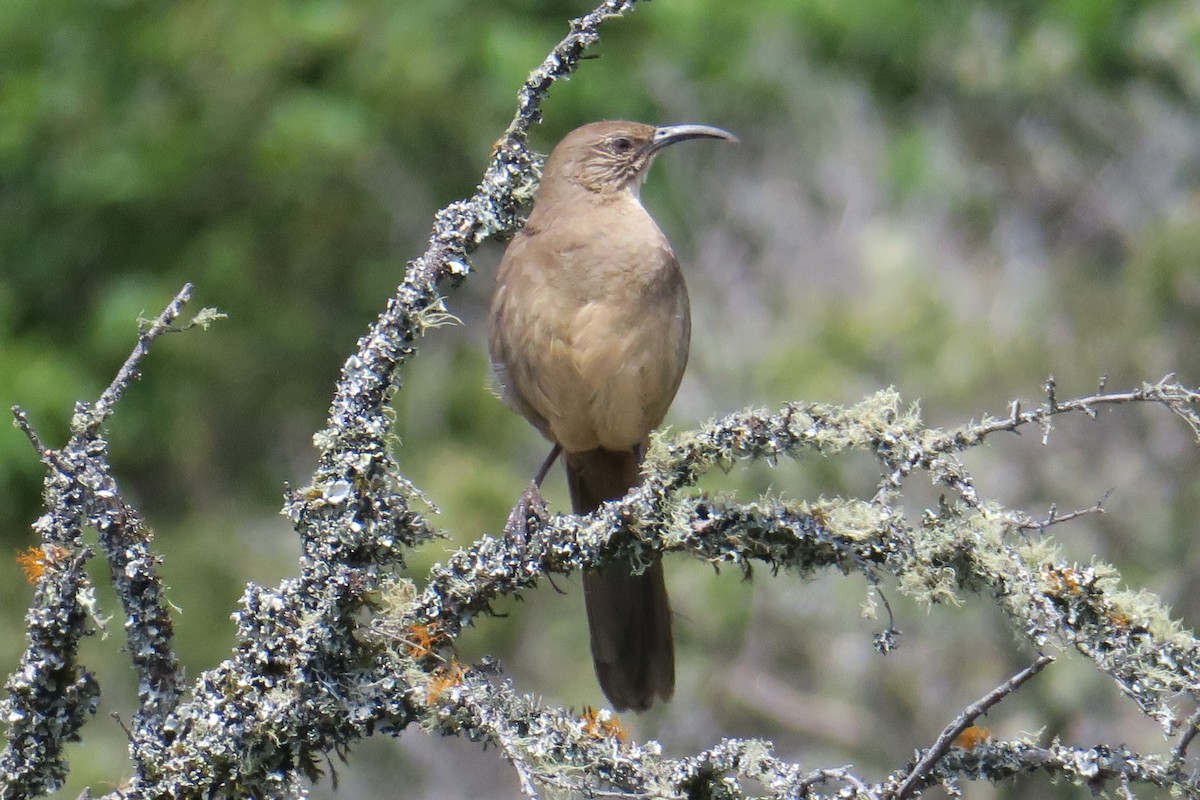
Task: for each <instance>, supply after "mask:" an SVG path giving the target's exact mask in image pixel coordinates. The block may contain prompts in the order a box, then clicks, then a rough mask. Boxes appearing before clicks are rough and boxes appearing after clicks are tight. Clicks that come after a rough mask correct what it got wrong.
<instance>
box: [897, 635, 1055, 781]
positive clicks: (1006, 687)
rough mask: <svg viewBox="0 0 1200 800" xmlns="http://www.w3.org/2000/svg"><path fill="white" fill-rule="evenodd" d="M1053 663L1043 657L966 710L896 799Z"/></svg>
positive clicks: (916, 770) (952, 724)
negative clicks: (962, 735) (968, 731)
mask: <svg viewBox="0 0 1200 800" xmlns="http://www.w3.org/2000/svg"><path fill="white" fill-rule="evenodd" d="M1053 660H1054V659H1053V658H1052V657H1050V656H1047V655H1044V654H1043V655H1039V656H1038V657H1037V658H1036V659H1035V660H1034V662H1033V663H1032V664H1030V665H1029V666H1028V667H1026V668H1025V669H1023V670H1021V671H1020V672H1018V673H1017V674H1016V675H1013V676H1012V677H1011V678H1009V679H1008V680H1006V681H1005V682H1004V683H1002V684H1000V685H999V686H997V687H996V688H995V689H992V690H991V691H990V692H988V693H987V694H985V695H984V696H983V697H981V698H979V699H978V700H976V701H975V702H974V703H971V704H970V705H969V706H967V707H966V708H964V709H963V710H962V712H961V713H960V714H959V715H958V716H957V717H955V718H954V721H953V722H951V723H950V724H949V725H947V726H946V727H945V729H944V730H943V731H942V733H941V735H939V736H938V738H937V741H935V742H934V743H933V746H932V747H930V748H929V749H928V750H926V751H925V755H923V756H921V759H920V760H919V761H918V762H917V764H916V766H914V767H913V768H912V771H911V772H909V773H908V777H907V778H905V779H904V782H903V783H901V784H900V787H899V788H898V789H896V793H895V794H894V795H892V797H893V800H905V798H906V797H908V796H909V795H911V794H912V792H913V790H914V789H915V788H916V786H917V782H918V781H920V780H921V779H922V778H924V777H925V776H926V775H927V774H928V773H929V771H930V770H931V769H933V767H934V766H935V765H936V764H937V763H938V761H940V760H941V759H942V757H943V756H945V755H946V753H947V752H949V750H950V748H951V747H952V746H953V745H954V740H955V739H956V738H957V737H958V735H959V734H960V733H962V732H963V731H965V730H966V729H967V728H969V727H971V725H972V723H974V722H975V720H976V719H978V718H979V717H980V716H981V715H983V714H985V713H987V710H988V709H989V708H991V707H992V706H994V705H996V704H997V703H999V702H1000V701H1001V700H1003V699H1004V698H1006V697H1008V696H1009V695H1010V694H1012V693H1013V692H1015V691H1016V690H1017V689H1018V688H1019V687H1020V686H1021V684H1023V683H1025V681H1027V680H1029V679H1030V678H1032V677H1033V676H1034V675H1037V674H1038V673H1039V672H1041V671H1042V670H1043V669H1044V668H1045V667H1046V665H1047V664H1049V663H1050V662H1052V661H1053Z"/></svg>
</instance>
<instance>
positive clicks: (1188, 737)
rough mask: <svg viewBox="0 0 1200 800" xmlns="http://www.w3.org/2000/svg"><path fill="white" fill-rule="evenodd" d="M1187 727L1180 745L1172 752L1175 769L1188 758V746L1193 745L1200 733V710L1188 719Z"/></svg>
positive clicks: (1172, 763)
mask: <svg viewBox="0 0 1200 800" xmlns="http://www.w3.org/2000/svg"><path fill="white" fill-rule="evenodd" d="M1185 727H1186V730H1185V731H1184V732H1183V734H1182V735H1181V736H1180V737H1179V743H1178V744H1176V745H1175V749H1174V750H1172V751H1171V765H1172V766H1174V767H1181V766H1182V765H1183V760H1184V758H1186V757H1187V749H1188V745H1190V744H1191V743H1192V739H1195V738H1196V734H1197V733H1200V709H1196V710H1195V711H1194V712H1192V716H1190V717H1188V721H1187V723H1186V724H1185Z"/></svg>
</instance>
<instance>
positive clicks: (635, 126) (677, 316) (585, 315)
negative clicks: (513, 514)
mask: <svg viewBox="0 0 1200 800" xmlns="http://www.w3.org/2000/svg"><path fill="white" fill-rule="evenodd" d="M701 138H705V139H724V140H727V141H737V139H736V137H734V136H733V135H732V134H730V133H728V132H726V131H723V130H721V129H719V128H713V127H709V126H707V125H668V126H665V127H658V128H656V127H654V126H652V125H644V124H641V123H637V122H593V123H591V124H589V125H584V126H583V127H581V128H577V129H576V130H574V131H572V132H571V133H569V134H567V136H566V137H565V138H564V139H563V140H562V141H561V142H559V144H558V146H557V147H555V148H554V152H553V153H551V154H550V158H549V159H548V160H547V161H546V166H545V170H544V172H543V175H542V181H541V185H540V186H539V187H538V190H537V194H536V196H535V197H534V201H533V209H532V211H531V212H530V214H529V220H528V221H527V222H526V223H525V227H524V228H523V229H522V230H521V231H520V232H519V233H518V234H517V235H516V237H515V238H514V239H513V240H512V242H511V243H510V244H509V246H508V249H507V251H506V252H505V254H504V259H503V260H502V261H501V262H500V271H499V274H498V276H497V280H496V292H495V295H494V296H493V297H492V308H491V315H490V319H489V325H488V345H489V350H490V352H491V358H492V365H493V368H494V370H495V372H496V375H497V378H498V379H499V383H500V385H501V387H502V393H503V398H504V400H505V402H506V403H507V404H508V405H509V406H511V407H512V408H513V409H514V410H515V411H517V412H518V413H519V414H521V415H522V416H524V417H525V418H526V419H527V420H529V422H530V423H532V424H533V426H534V427H535V428H537V429H538V431H540V432H541V434H542V435H543V436H545V437H546V438H547V439H549V440H550V441H551V442H553V443H554V448H553V449H552V450H551V452H550V455H549V456H548V457H547V459H546V462H545V463H544V464H543V465H542V468H541V469H540V470H539V471H538V474H537V476H536V477H535V479H534V486H535V487H536V486H538V485H540V483H541V480H542V478H544V477H545V473H546V471H547V470H549V468H550V466H551V464H552V463H553V461H554V459H555V458H556V457H557V455H558V454H559V452H560V451H562V452H564V453H565V454H566V455H565V462H566V471H567V487H568V489H569V490H570V494H571V504H572V507H573V510H574V511H575V513H577V514H586V513H589V512H591V511H594V510H596V509H597V508H598V507H599V506H600V504H601V503H603V502H604V501H606V500H615V499H617V498H620V497H622V496H624V495H625V494H626V492H628V491H629V490H630V489H631V488H632V487H634V486H635V485H636V484H637V482H638V478H639V472H640V464H641V459H642V454H643V452H644V448H645V443H646V438H647V436H648V435H649V434H650V431H651V430H653V429H654V428H655V427H656V426H657V425H658V424H659V423H660V422H662V419H663V416H664V415H665V414H666V413H667V407H668V406H670V404H671V400H672V399H674V397H675V391H676V390H677V389H678V388H679V381H680V379H681V378H682V377H683V369H684V366H685V365H686V364H687V358H688V342H689V338H690V336H691V318H690V312H689V309H688V295H687V287H686V286H685V285H684V281H683V273H682V272H681V271H680V269H679V262H678V261H676V259H675V254H674V253H673V252H672V251H671V244H670V243H669V242H668V241H667V238H666V236H664V235H663V232H662V231H661V230H659V227H658V225H657V224H655V222H654V220H653V219H652V218H651V217H650V215H649V214H648V213H647V212H646V209H645V208H643V207H642V203H641V200H640V199H639V196H638V195H639V190H640V188H641V185H642V181H643V180H644V179H645V177H646V171H647V170H648V168H649V167H650V163H651V162H652V161H653V160H654V157H655V155H657V154H658V152H659V151H660V150H662V149H663V148H664V147H667V146H668V145H672V144H675V143H676V142H682V141H686V140H688V139H701ZM583 591H584V598H585V603H586V605H587V615H588V625H589V628H590V631H591V647H592V660H593V663H594V664H595V667H596V677H597V678H598V679H599V681H600V687H601V688H602V689H603V690H604V694H605V696H607V697H608V699H609V701H610V702H611V703H612V704H613V707H614V708H615V709H617V710H618V711H621V710H624V709H627V708H632V709H634V710H636V711H644V710H646V709H648V708H649V707H650V706H651V705H652V704H653V703H654V701H655V700H656V699H661V700H668V699H670V697H671V694H672V693H673V692H674V690H675V648H674V644H673V641H672V637H671V608H670V604H669V602H668V600H667V589H666V584H665V583H664V582H663V570H662V562H661V561H660V560H659V559H657V558H656V559H655V560H654V561H653V563H651V564H650V565H649V566H648V567H646V568H645V569H644V571H641V572H640V573H638V574H635V573H634V571H633V569H632V566H631V565H630V564H629V563H627V562H620V563H616V562H614V563H611V564H608V565H606V566H605V567H604V569H603V570H599V571H591V572H585V573H584V576H583Z"/></svg>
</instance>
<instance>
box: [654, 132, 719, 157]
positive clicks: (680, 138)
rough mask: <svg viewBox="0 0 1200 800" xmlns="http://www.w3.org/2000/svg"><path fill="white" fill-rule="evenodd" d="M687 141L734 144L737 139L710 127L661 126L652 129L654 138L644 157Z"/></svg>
mask: <svg viewBox="0 0 1200 800" xmlns="http://www.w3.org/2000/svg"><path fill="white" fill-rule="evenodd" d="M688 139H722V140H724V141H726V142H736V141H738V138H737V137H736V136H734V135H733V134H732V133H730V132H729V131H726V130H721V129H720V128H714V127H713V126H712V125H663V126H662V127H660V128H655V129H654V138H653V139H651V140H650V144H648V145H646V147H645V150H644V152H645V153H646V155H650V154H651V153H655V152H657V151H659V150H661V149H663V148H664V147H666V146H668V145H672V144H676V143H678V142H686V141H687V140H688Z"/></svg>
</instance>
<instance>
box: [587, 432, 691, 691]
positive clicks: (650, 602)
mask: <svg viewBox="0 0 1200 800" xmlns="http://www.w3.org/2000/svg"><path fill="white" fill-rule="evenodd" d="M638 466H639V458H638V454H637V453H636V452H635V451H634V449H630V450H605V449H603V448H598V449H596V450H589V451H587V452H583V453H567V454H566V467H567V487H568V489H570V492H571V504H572V507H573V508H574V511H575V513H576V514H586V513H588V512H591V511H595V510H596V509H597V508H598V507H599V506H600V504H601V503H603V502H604V501H605V500H615V499H617V498H619V497H623V496H624V495H625V493H626V492H628V491H629V490H630V489H631V488H632V487H633V486H634V485H635V484H637V482H638V477H639V470H638ZM583 597H584V601H585V603H586V605H587V615H588V628H589V629H590V631H591V640H592V663H593V664H594V665H595V667H596V677H597V678H598V679H599V680H600V688H601V689H603V690H604V695H605V697H607V698H608V700H609V702H610V703H612V705H613V708H615V709H616V710H617V711H624V710H625V709H627V708H632V709H633V710H634V711H645V710H646V709H648V708H650V706H651V705H653V704H654V701H655V700H656V699H660V700H669V699H671V695H672V694H673V693H674V691H675V643H674V640H673V638H672V636H671V603H670V601H669V600H668V599H667V585H666V582H665V581H664V580H663V568H662V561H660V560H659V559H658V558H655V560H654V562H653V563H652V564H650V566H648V567H647V568H646V569H645V571H644V572H642V573H641V574H640V575H634V574H633V572H632V569H631V566H630V564H629V563H628V562H619V563H612V564H608V565H607V566H605V567H604V569H603V570H597V571H588V572H585V573H584V574H583Z"/></svg>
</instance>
